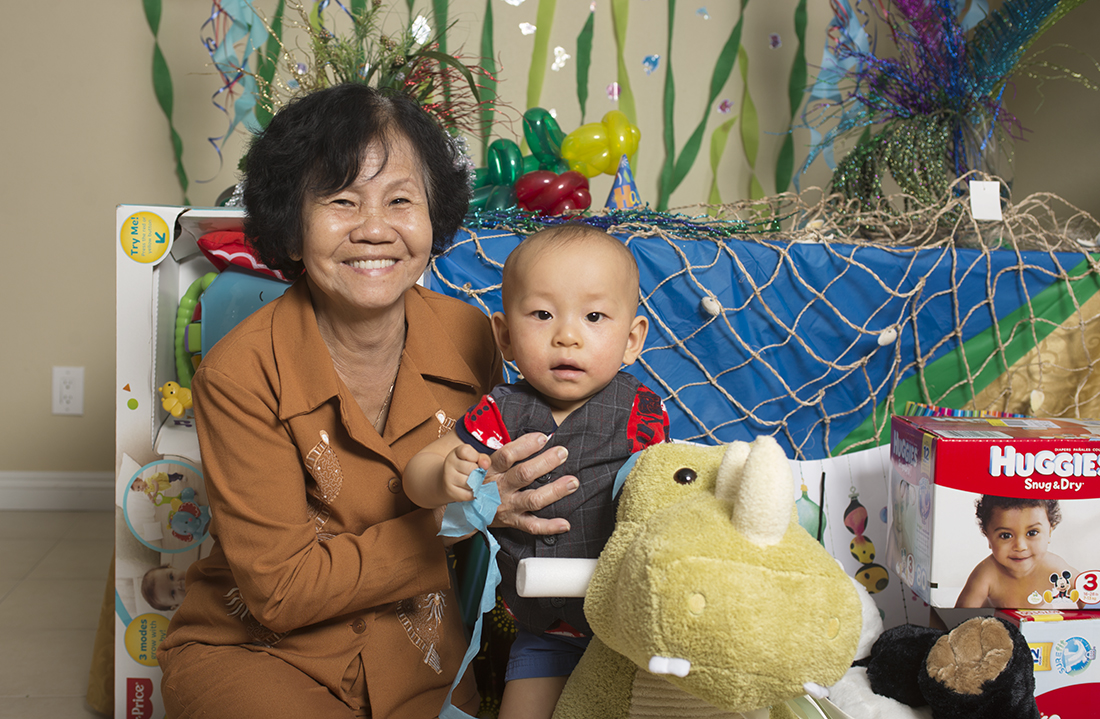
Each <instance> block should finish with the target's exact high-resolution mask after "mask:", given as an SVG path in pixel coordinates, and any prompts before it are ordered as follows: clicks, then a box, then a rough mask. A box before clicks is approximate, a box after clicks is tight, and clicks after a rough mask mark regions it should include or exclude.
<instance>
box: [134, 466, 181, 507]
mask: <svg viewBox="0 0 1100 719" xmlns="http://www.w3.org/2000/svg"><path fill="white" fill-rule="evenodd" d="M182 479H183V475H182V474H179V473H178V472H171V473H168V472H157V473H156V474H152V475H150V476H149V477H146V478H145V479H142V478H141V477H138V478H137V479H135V480H134V481H133V482H131V483H130V491H131V492H141V493H144V494H145V496H147V497H148V498H149V501H150V502H152V503H153V504H154V505H155V506H160V505H162V504H169V503H170V502H171V501H172V499H174V498H172V497H168V496H166V495H165V492H166V491H167V490H168V489H169V488H171V486H172V483H173V482H179V481H180V480H182Z"/></svg>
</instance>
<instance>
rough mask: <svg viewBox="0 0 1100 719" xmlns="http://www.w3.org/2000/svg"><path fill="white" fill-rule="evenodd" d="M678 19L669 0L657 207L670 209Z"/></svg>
mask: <svg viewBox="0 0 1100 719" xmlns="http://www.w3.org/2000/svg"><path fill="white" fill-rule="evenodd" d="M675 21H676V0H668V44H667V46H666V50H665V57H666V61H665V89H664V94H663V96H662V105H661V107H662V110H663V120H664V122H663V123H662V127H663V132H662V133H661V134H662V138H663V139H664V145H665V161H664V163H663V164H662V165H661V174H660V180H659V181H660V185H659V190H658V194H657V209H658V210H667V209H668V195H670V194H672V190H671V189H670V190H668V192H667V193H666V192H665V188H668V187H675V186H674V184H673V177H674V175H675V174H676V164H675V157H676V129H675V126H674V119H675V115H676V73H675V72H673V70H672V36H673V30H674V25H675Z"/></svg>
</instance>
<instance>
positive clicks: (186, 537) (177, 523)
mask: <svg viewBox="0 0 1100 719" xmlns="http://www.w3.org/2000/svg"><path fill="white" fill-rule="evenodd" d="M179 499H180V504H179V506H178V507H177V506H173V509H172V512H171V513H170V514H169V515H168V529H169V530H171V532H172V536H174V537H175V538H176V539H179V540H181V541H184V542H192V541H194V540H195V538H196V537H202V536H203V535H204V534H206V526H207V525H208V524H209V523H210V508H209V507H207V506H205V505H201V504H196V503H195V501H194V499H195V490H193V489H191V488H190V487H188V488H187V489H185V490H183V492H181V493H180V496H179Z"/></svg>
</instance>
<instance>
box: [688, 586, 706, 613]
mask: <svg viewBox="0 0 1100 719" xmlns="http://www.w3.org/2000/svg"><path fill="white" fill-rule="evenodd" d="M706 608H707V598H706V597H704V596H703V595H702V594H699V593H698V592H696V593H695V594H692V595H691V596H690V597H688V611H689V612H691V613H692V614H694V615H696V616H698V615H700V614H702V613H703V610H704V609H706Z"/></svg>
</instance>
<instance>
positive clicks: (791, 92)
mask: <svg viewBox="0 0 1100 719" xmlns="http://www.w3.org/2000/svg"><path fill="white" fill-rule="evenodd" d="M794 34H795V37H796V38H797V39H798V46H797V47H796V48H795V53H794V63H793V64H792V65H791V77H790V80H788V82H787V98H788V100H789V102H790V107H791V120H790V123H788V130H787V134H785V135H784V136H783V144H782V146H781V147H780V148H779V157H778V158H777V159H776V163H775V191H776V193H779V192H786V190H787V187H789V186H790V184H791V178H792V177H794V132H793V129H790V126H793V125H794V118H795V116H796V115H797V114H798V108H800V107H801V106H802V97H803V95H804V94H805V93H806V80H807V73H808V70H807V67H806V0H798V5H797V6H796V7H795V9H794Z"/></svg>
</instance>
